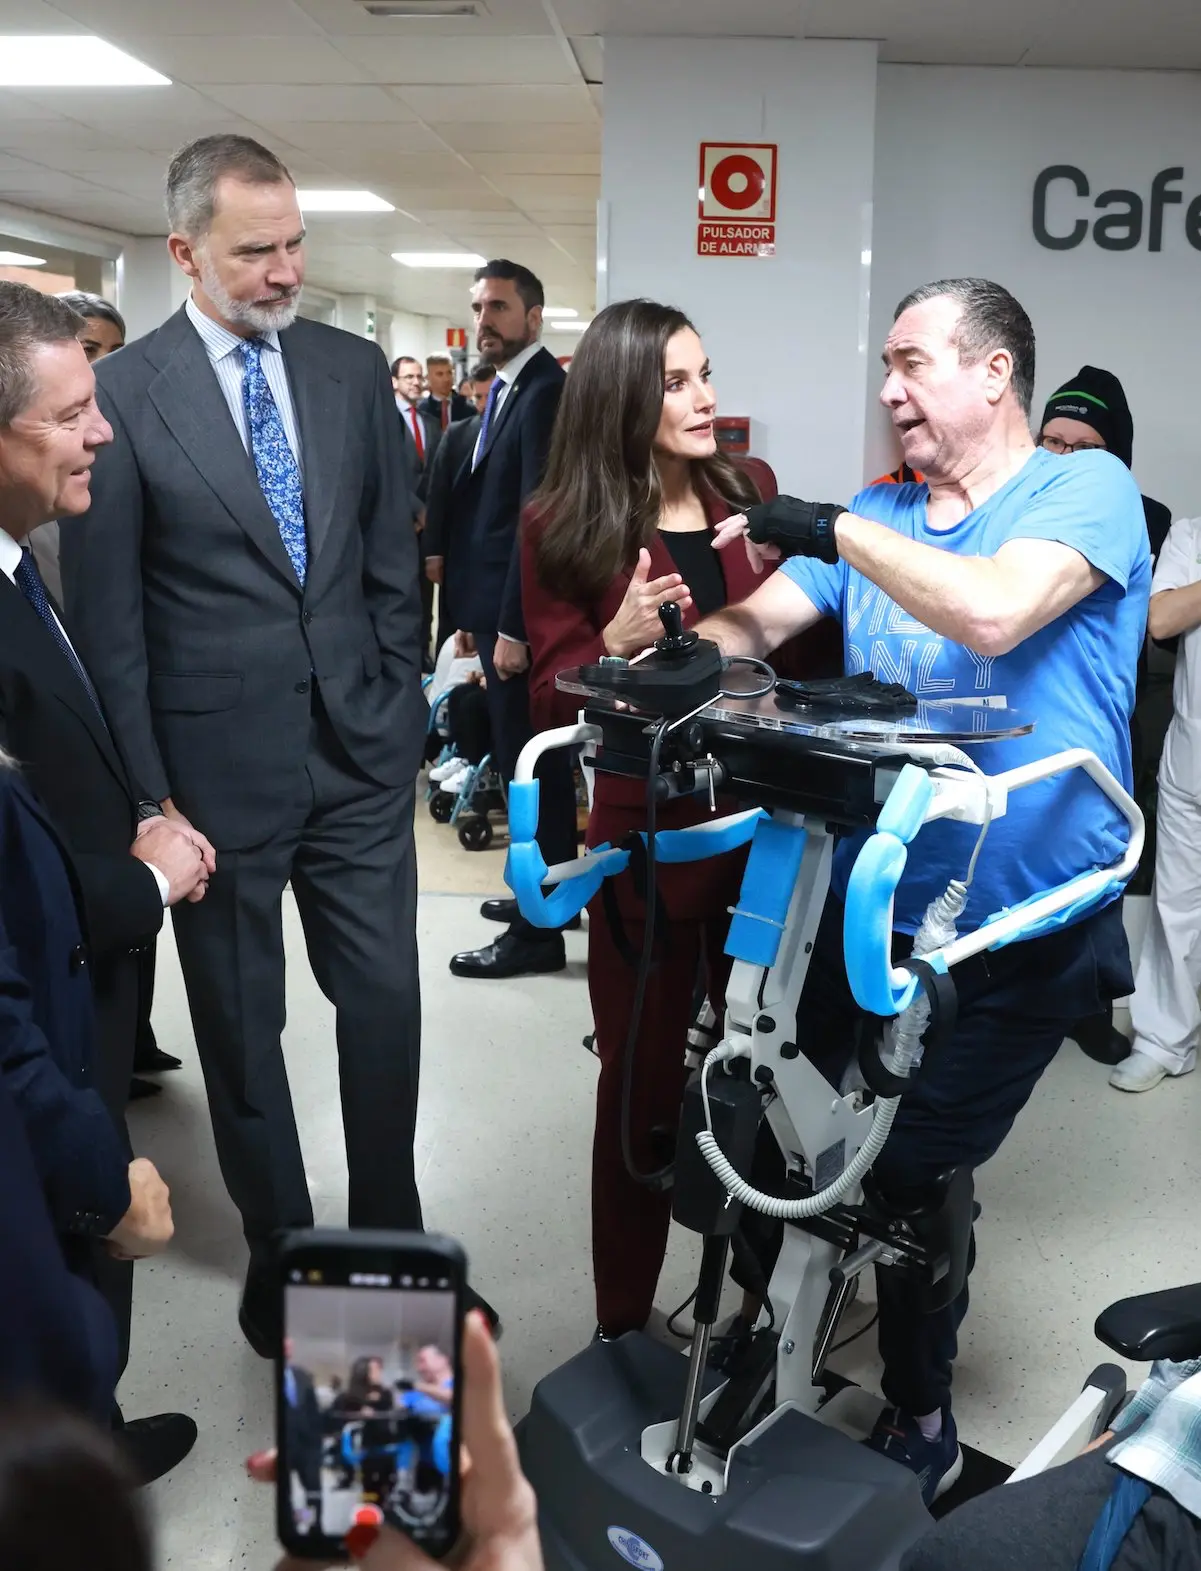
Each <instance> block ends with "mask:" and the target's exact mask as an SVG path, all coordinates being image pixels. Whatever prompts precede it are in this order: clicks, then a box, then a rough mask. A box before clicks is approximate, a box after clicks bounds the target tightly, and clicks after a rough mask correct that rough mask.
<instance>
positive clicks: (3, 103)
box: [0, 87, 70, 125]
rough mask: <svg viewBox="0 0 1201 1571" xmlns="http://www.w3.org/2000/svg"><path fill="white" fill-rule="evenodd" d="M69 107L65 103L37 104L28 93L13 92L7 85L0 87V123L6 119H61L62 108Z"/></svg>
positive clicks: (44, 120) (45, 120)
mask: <svg viewBox="0 0 1201 1571" xmlns="http://www.w3.org/2000/svg"><path fill="white" fill-rule="evenodd" d="M69 107H70V106H69V105H67V104H64V105H62V106H61V107H58V106H53V105H50V104H39V103H37V102H36V101H35V100H34V99H32V98H30V96H29V94H28V93H14V92H13V91H12V90H11V89H9V88H7V87H0V125H3V124H4V122H5V121H6V120H39V121H42V122H43V123H45V122H47V121H51V120H62V119H63V118H64V116H63V109H65V108H69Z"/></svg>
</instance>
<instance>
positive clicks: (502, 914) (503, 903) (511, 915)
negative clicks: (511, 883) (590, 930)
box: [480, 900, 580, 933]
mask: <svg viewBox="0 0 1201 1571" xmlns="http://www.w3.org/2000/svg"><path fill="white" fill-rule="evenodd" d="M480 915H481V916H482V917H483V918H484V920H485V921H486V922H504V923H506V924H509V923H512V922H516V920H517V918H518V917H519V916H520V915H521V913H520V912H519V911H518V909H517V902H516V900H485V901H484V903H483V905H482V906H481V907H480ZM579 925H580V919H579V916H578V915H576V916H573V917H572V919H571V921H570V922H564V924H563V926H562V928H561V930H560V931H562V932H564V933H574V932H575V931H576V929H577V928H578V927H579Z"/></svg>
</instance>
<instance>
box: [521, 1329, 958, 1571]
mask: <svg viewBox="0 0 1201 1571" xmlns="http://www.w3.org/2000/svg"><path fill="white" fill-rule="evenodd" d="M686 1370H687V1365H686V1363H685V1361H684V1359H682V1358H681V1357H680V1355H679V1354H678V1353H677V1352H675V1351H673V1350H672V1349H671V1348H667V1347H664V1346H662V1344H660V1343H658V1342H654V1341H652V1340H651V1339H650V1338H649V1337H647V1336H645V1335H643V1334H641V1333H631V1334H630V1335H629V1336H625V1337H623V1338H622V1339H621V1341H620V1342H615V1343H609V1344H606V1343H599V1342H598V1343H594V1344H593V1345H592V1346H591V1347H589V1348H588V1349H586V1351H584V1352H582V1353H580V1354H578V1355H577V1356H576V1357H575V1358H573V1359H571V1360H570V1362H568V1363H566V1364H564V1365H563V1366H562V1367H561V1368H559V1369H556V1370H554V1371H553V1372H552V1373H551V1374H549V1375H547V1376H546V1378H545V1379H544V1380H542V1381H541V1382H540V1383H539V1385H538V1387H537V1389H536V1390H535V1392H534V1399H533V1403H532V1406H531V1408H530V1413H529V1416H528V1417H527V1418H526V1419H524V1420H523V1422H522V1424H521V1425H520V1427H519V1430H518V1439H519V1443H520V1446H521V1456H522V1462H523V1464H524V1467H525V1471H526V1474H527V1476H528V1477H529V1479H530V1482H531V1483H532V1484H533V1486H534V1489H535V1490H536V1492H537V1495H538V1500H539V1506H540V1513H541V1528H542V1543H543V1551H544V1554H545V1558H546V1565H547V1568H548V1571H618V1567H619V1562H620V1560H624V1561H625V1562H626V1563H627V1564H629V1565H633V1566H637V1567H639V1568H640V1571H664V1568H666V1571H747V1568H748V1567H752V1566H753V1567H754V1568H755V1571H897V1568H898V1567H899V1565H900V1561H901V1556H902V1554H903V1553H904V1551H905V1550H906V1549H908V1548H909V1546H910V1545H911V1544H913V1543H914V1542H916V1540H917V1539H919V1538H920V1537H921V1536H922V1534H923V1533H925V1532H927V1531H928V1530H929V1528H930V1525H931V1519H930V1516H929V1513H928V1512H927V1511H926V1508H925V1506H923V1504H922V1499H921V1492H920V1490H919V1487H918V1481H917V1479H916V1477H915V1476H914V1475H913V1474H912V1473H910V1472H908V1471H907V1470H906V1469H905V1468H902V1467H898V1466H897V1465H896V1464H895V1463H893V1462H888V1461H886V1460H885V1459H884V1458H883V1457H880V1456H877V1455H875V1453H874V1452H871V1451H868V1450H866V1449H865V1448H864V1447H863V1446H861V1445H856V1444H855V1442H854V1441H853V1440H851V1439H849V1438H848V1437H847V1436H846V1435H843V1434H840V1433H839V1432H838V1431H837V1430H835V1429H831V1428H828V1427H827V1426H825V1425H824V1424H821V1423H818V1422H817V1421H816V1420H815V1419H812V1418H809V1417H807V1416H806V1415H805V1414H802V1413H799V1412H795V1411H793V1412H788V1413H786V1414H784V1415H783V1416H782V1417H781V1418H780V1419H779V1420H778V1421H777V1422H776V1423H775V1424H774V1425H773V1426H772V1427H771V1428H770V1429H769V1430H768V1431H767V1432H766V1433H765V1434H763V1435H761V1436H760V1437H759V1438H758V1439H757V1440H755V1441H754V1442H753V1444H752V1445H750V1446H749V1447H746V1448H743V1449H739V1450H737V1451H736V1452H735V1454H734V1460H733V1462H732V1464H731V1467H730V1473H729V1487H728V1488H727V1490H726V1492H725V1493H724V1494H723V1495H720V1496H718V1495H705V1494H702V1493H700V1492H698V1491H696V1490H693V1489H689V1488H688V1487H687V1486H686V1485H685V1484H684V1483H683V1482H682V1481H681V1480H679V1479H677V1478H669V1477H666V1476H665V1475H663V1474H659V1473H656V1472H654V1471H653V1470H652V1469H651V1467H650V1466H648V1464H647V1463H645V1462H644V1461H643V1460H642V1457H641V1454H640V1444H641V1437H642V1431H643V1430H644V1429H645V1428H646V1427H647V1426H648V1425H650V1424H655V1423H662V1422H664V1421H666V1420H669V1419H672V1418H675V1417H677V1416H678V1414H679V1410H680V1407H681V1405H682V1403H683V1397H684V1380H685V1374H686ZM718 1383H719V1377H718V1376H716V1375H714V1376H712V1378H711V1379H710V1380H709V1381H708V1382H707V1384H706V1390H707V1391H708V1390H712V1389H713V1387H714V1386H715V1385H717V1384H718Z"/></svg>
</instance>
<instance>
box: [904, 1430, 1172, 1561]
mask: <svg viewBox="0 0 1201 1571" xmlns="http://www.w3.org/2000/svg"><path fill="white" fill-rule="evenodd" d="M1117 1476H1118V1469H1117V1468H1115V1467H1114V1466H1113V1465H1112V1463H1110V1462H1107V1461H1106V1460H1105V1457H1104V1454H1103V1453H1102V1452H1099V1451H1093V1452H1090V1453H1089V1455H1088V1456H1082V1457H1078V1458H1077V1459H1076V1460H1075V1461H1074V1462H1067V1463H1065V1464H1064V1466H1063V1467H1054V1468H1052V1469H1051V1470H1050V1471H1049V1472H1046V1473H1039V1474H1037V1475H1036V1476H1035V1477H1034V1478H1027V1479H1025V1480H1023V1481H1022V1482H1021V1483H1018V1484H1006V1485H1005V1486H1004V1487H1003V1488H1000V1489H990V1490H988V1491H987V1492H986V1493H985V1494H982V1495H977V1496H976V1497H975V1498H974V1499H973V1500H968V1501H965V1502H964V1504H963V1505H961V1506H960V1507H959V1508H958V1510H956V1511H952V1512H951V1513H950V1515H949V1516H946V1517H944V1518H943V1519H942V1521H941V1522H938V1523H936V1524H935V1525H934V1527H933V1528H932V1529H931V1530H930V1532H929V1533H927V1535H926V1536H925V1538H923V1539H919V1541H918V1542H917V1543H916V1544H915V1545H914V1546H913V1548H912V1549H910V1550H909V1551H908V1552H907V1553H906V1555H905V1556H904V1558H903V1559H902V1561H901V1571H963V1567H964V1566H970V1567H971V1568H972V1571H1033V1568H1034V1567H1037V1568H1038V1571H1077V1567H1078V1566H1079V1564H1080V1559H1081V1556H1082V1555H1083V1554H1084V1548H1085V1545H1086V1544H1087V1543H1088V1540H1089V1535H1090V1534H1091V1533H1092V1530H1093V1525H1094V1523H1095V1522H1096V1520H1097V1518H1098V1517H1099V1516H1100V1515H1101V1512H1102V1511H1103V1510H1104V1508H1105V1505H1106V1502H1107V1501H1108V1499H1109V1496H1110V1493H1111V1491H1112V1489H1113V1486H1114V1483H1115V1480H1116V1479H1117ZM1169 1567H1170V1568H1171V1571H1201V1523H1199V1522H1198V1521H1197V1520H1196V1518H1195V1517H1191V1516H1190V1515H1189V1514H1188V1512H1187V1511H1185V1510H1184V1508H1183V1506H1179V1505H1177V1504H1176V1502H1175V1500H1173V1499H1172V1497H1171V1496H1170V1495H1166V1494H1164V1493H1163V1492H1162V1491H1161V1490H1159V1489H1153V1490H1152V1491H1151V1498H1150V1499H1149V1500H1148V1501H1147V1503H1146V1504H1145V1505H1144V1506H1143V1508H1142V1510H1141V1511H1140V1512H1139V1514H1138V1516H1137V1517H1136V1518H1135V1520H1134V1525H1133V1526H1132V1527H1131V1529H1130V1531H1129V1533H1127V1535H1126V1538H1125V1539H1124V1541H1123V1543H1122V1545H1121V1547H1120V1548H1119V1550H1118V1553H1117V1558H1116V1559H1115V1560H1114V1562H1113V1571H1168V1568H1169Z"/></svg>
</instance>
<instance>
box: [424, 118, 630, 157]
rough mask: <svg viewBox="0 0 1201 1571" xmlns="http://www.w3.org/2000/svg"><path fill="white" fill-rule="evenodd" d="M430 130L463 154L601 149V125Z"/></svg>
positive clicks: (469, 125)
mask: <svg viewBox="0 0 1201 1571" xmlns="http://www.w3.org/2000/svg"><path fill="white" fill-rule="evenodd" d="M433 129H434V130H435V131H437V133H438V134H439V136H441V137H443V138H444V139H445V141H447V142H448V143H449V144H450V146H451V147H453V148H454V149H455V151H456V152H459V153H466V154H467V155H468V156H469V157H470V155H471V154H472V153H536V152H537V151H538V150H539V149H540V148H542V147H553V148H554V149H555V151H556V152H559V153H591V152H595V151H596V150H597V149H598V148H599V147H600V125H599V124H598V123H597V122H595V121H594V122H593V123H592V124H591V125H587V124H584V123H583V122H582V121H574V122H571V123H556V124H554V125H547V124H539V125H530V124H523V123H521V122H517V123H514V124H510V125H502V124H499V123H497V122H491V123H488V122H485V123H479V122H477V121H453V122H448V121H445V120H439V121H435V122H433Z"/></svg>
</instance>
